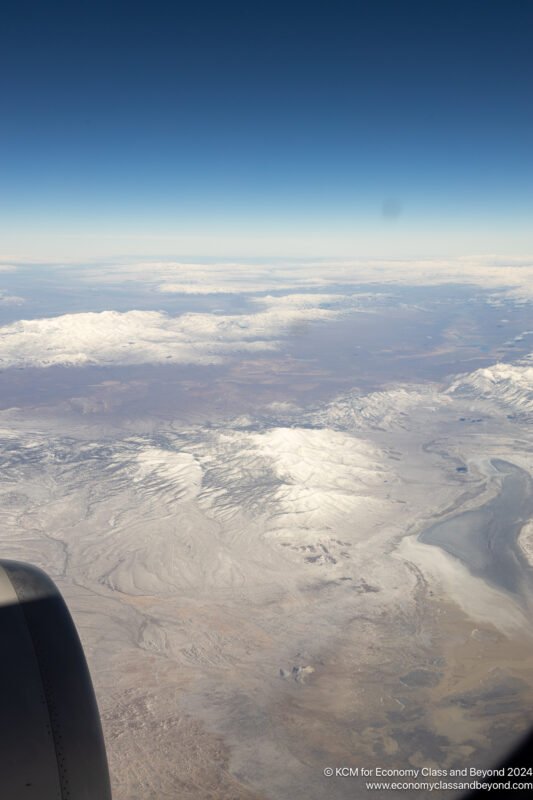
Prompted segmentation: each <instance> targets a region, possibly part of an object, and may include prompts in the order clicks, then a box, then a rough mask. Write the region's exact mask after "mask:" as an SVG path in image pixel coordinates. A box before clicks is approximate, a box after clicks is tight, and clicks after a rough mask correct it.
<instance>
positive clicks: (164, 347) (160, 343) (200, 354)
mask: <svg viewBox="0 0 533 800" xmlns="http://www.w3.org/2000/svg"><path fill="white" fill-rule="evenodd" d="M323 304H324V301H323V300H322V299H321V298H320V297H319V298H317V299H313V298H311V299H309V298H307V297H306V298H300V299H299V300H296V299H295V300H294V302H290V303H287V302H284V299H283V298H281V300H279V299H278V298H269V299H268V301H266V302H265V305H266V308H265V310H261V311H259V312H258V313H256V314H243V315H217V314H183V315H182V316H177V317H172V316H169V315H167V314H164V313H161V312H158V311H128V312H123V313H121V312H117V311H103V312H100V313H93V312H90V313H82V314H64V315H62V316H58V317H52V318H46V319H34V320H20V321H18V322H15V323H13V324H11V325H6V326H4V327H2V328H0V365H1V366H2V367H4V368H5V367H12V366H28V367H48V366H52V365H59V364H62V365H68V366H84V365H90V364H93V365H109V364H124V365H128V364H147V363H183V364H215V363H220V362H221V361H222V360H223V359H224V358H225V357H227V356H228V355H230V354H231V353H235V352H239V351H241V352H257V351H262V350H271V349H274V348H276V347H277V345H278V342H277V337H279V336H281V335H283V334H284V333H285V332H286V331H287V330H288V329H289V328H290V326H291V325H293V324H295V323H298V322H304V321H305V322H312V321H316V320H328V319H332V318H334V317H335V316H337V315H338V314H339V313H340V312H341V309H331V308H322V307H321V306H322V305H323Z"/></svg>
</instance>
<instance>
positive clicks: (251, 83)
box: [0, 0, 533, 259]
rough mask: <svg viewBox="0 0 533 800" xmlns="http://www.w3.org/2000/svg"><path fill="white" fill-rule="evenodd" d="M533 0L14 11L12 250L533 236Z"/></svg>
mask: <svg viewBox="0 0 533 800" xmlns="http://www.w3.org/2000/svg"><path fill="white" fill-rule="evenodd" d="M532 33H533V3H531V2H520V1H519V0H511V2H507V3H500V2H490V1H489V2H471V1H469V0H466V2H454V0H451V2H436V3H427V2H425V3H418V2H402V3H400V2H379V0H378V2H368V3H363V2H352V3H339V2H337V3H333V4H330V3H328V4H326V3H306V4H305V5H304V4H302V5H300V4H296V3H289V5H288V7H287V6H285V7H283V8H282V7H281V6H276V4H272V3H268V4H263V3H247V4H244V3H243V4H231V3H230V4H226V3H224V4H223V3H204V4H202V5H200V6H197V7H195V9H194V10H193V9H191V8H190V7H189V5H188V4H184V3H180V2H176V3H163V2H153V3H135V2H133V3H127V4H126V3H120V2H113V3H112V4H111V8H109V7H106V6H105V5H100V4H98V3H92V4H90V7H85V4H84V5H82V4H81V3H53V2H50V3H46V4H42V3H24V2H17V3H6V4H5V10H4V11H3V24H2V33H1V41H0V50H1V56H0V61H1V63H0V86H1V90H0V91H1V96H2V125H1V127H0V152H1V153H2V156H1V162H0V182H1V193H0V214H1V217H0V236H1V239H2V244H1V247H0V256H1V257H2V258H24V257H27V258H36V259H37V258H40V257H42V258H59V259H61V258H63V259H68V258H82V257H85V256H86V257H93V256H105V255H119V254H131V255H153V254H159V255H198V256H201V255H207V256H217V255H219V256H232V255H235V256H262V255H267V256H268V255H277V256H284V255H287V256H303V257H306V256H310V255H315V256H329V255H342V256H366V255H370V256H380V255H384V256H393V255H398V256H402V257H405V256H420V255H428V256H431V255H446V256H447V255H458V254H464V253H472V252H476V253H480V252H493V253H510V254H513V253H514V254H518V253H528V252H531V251H532V250H533V234H532V233H531V231H532V230H533V192H532V188H531V187H532V185H533V182H532V179H533V155H532V142H533V80H532V79H533V55H532V50H531V38H532Z"/></svg>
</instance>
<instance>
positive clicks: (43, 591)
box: [0, 560, 111, 800]
mask: <svg viewBox="0 0 533 800" xmlns="http://www.w3.org/2000/svg"><path fill="white" fill-rule="evenodd" d="M0 797H2V798H3V800H111V788H110V782H109V771H108V767H107V758H106V752H105V745H104V738H103V735H102V727H101V724H100V715H99V713H98V706H97V704H96V699H95V695H94V691H93V686H92V682H91V677H90V675H89V670H88V667H87V663H86V661H85V656H84V654H83V650H82V647H81V643H80V640H79V638H78V634H77V632H76V628H75V626H74V623H73V621H72V618H71V616H70V614H69V612H68V609H67V607H66V605H65V602H64V600H63V598H62V597H61V595H60V593H59V591H58V589H57V587H56V586H55V585H54V583H53V582H52V581H51V580H50V578H48V576H47V575H45V573H44V572H42V570H40V569H37V568H36V567H33V566H30V565H28V564H22V563H19V562H17V561H4V560H0Z"/></svg>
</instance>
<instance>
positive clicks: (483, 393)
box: [446, 356, 533, 414]
mask: <svg viewBox="0 0 533 800" xmlns="http://www.w3.org/2000/svg"><path fill="white" fill-rule="evenodd" d="M446 394H448V395H450V396H457V397H459V396H466V397H472V398H476V399H482V400H487V401H491V402H493V403H497V404H498V405H502V406H505V407H507V408H509V409H512V410H513V411H515V412H518V413H527V414H529V413H532V412H533V356H528V358H526V359H523V360H521V361H519V362H517V363H515V364H494V365H493V366H492V367H485V368H484V369H478V370H476V371H475V372H471V373H468V374H465V375H459V376H458V377H457V379H456V380H455V381H454V382H453V383H452V384H451V386H450V387H449V389H448V390H447V392H446Z"/></svg>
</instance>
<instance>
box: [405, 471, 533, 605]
mask: <svg viewBox="0 0 533 800" xmlns="http://www.w3.org/2000/svg"><path fill="white" fill-rule="evenodd" d="M491 463H492V466H493V467H494V468H495V469H496V470H497V472H498V473H500V474H501V475H502V481H501V491H500V492H499V494H498V495H497V496H496V497H494V498H493V499H492V500H490V501H489V502H488V503H486V504H485V505H484V506H482V507H481V508H477V509H475V510H472V511H464V512H462V513H460V514H457V515H456V516H454V517H450V518H449V519H446V520H444V521H443V522H438V523H436V524H435V525H432V526H431V527H430V528H428V529H427V530H425V531H424V532H423V533H422V534H420V536H419V540H420V541H421V542H424V544H432V545H436V546H437V547H441V548H442V549H443V550H445V551H446V552H447V553H450V555H452V556H455V557H456V558H459V559H460V560H461V561H462V562H463V564H465V566H466V567H467V568H468V569H469V570H470V572H471V573H472V574H473V575H476V576H478V577H480V578H483V579H484V580H486V581H487V582H488V583H491V584H492V585H493V586H496V587H497V588H499V589H504V590H505V591H507V592H510V593H512V594H514V595H521V596H525V595H528V594H531V593H533V569H532V567H531V566H530V565H529V564H528V562H527V560H526V559H525V558H524V556H523V554H522V551H521V550H520V547H519V545H518V542H517V539H518V536H519V533H520V530H521V528H522V526H523V525H524V524H525V523H526V522H527V520H528V519H529V518H530V517H531V515H532V514H533V482H532V481H531V478H530V476H529V475H528V473H527V472H525V471H524V470H522V469H520V468H519V467H517V466H516V465H514V464H510V463H509V462H507V461H502V460H500V459H494V460H493V461H492V462H491Z"/></svg>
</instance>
